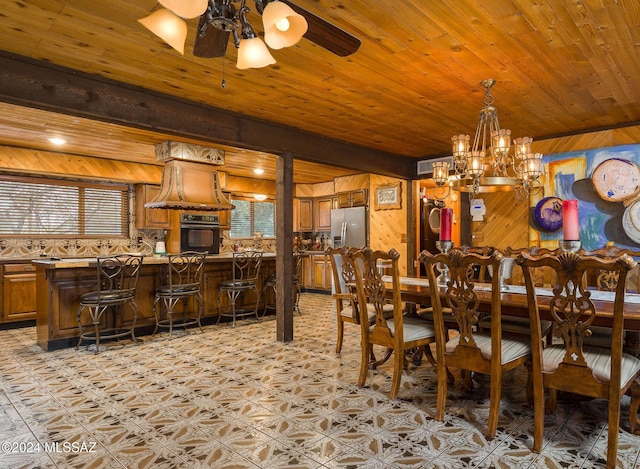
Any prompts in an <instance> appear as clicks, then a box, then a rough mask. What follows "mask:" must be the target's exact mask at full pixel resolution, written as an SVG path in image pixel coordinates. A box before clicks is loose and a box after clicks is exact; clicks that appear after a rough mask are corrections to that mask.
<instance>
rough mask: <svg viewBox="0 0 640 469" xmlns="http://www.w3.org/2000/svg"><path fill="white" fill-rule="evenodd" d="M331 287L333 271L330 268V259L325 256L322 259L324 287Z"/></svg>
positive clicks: (328, 288) (330, 288)
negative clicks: (323, 259)
mask: <svg viewBox="0 0 640 469" xmlns="http://www.w3.org/2000/svg"><path fill="white" fill-rule="evenodd" d="M332 288H333V272H332V270H331V260H330V259H329V258H328V257H327V256H325V261H324V289H325V290H329V291H331V290H332Z"/></svg>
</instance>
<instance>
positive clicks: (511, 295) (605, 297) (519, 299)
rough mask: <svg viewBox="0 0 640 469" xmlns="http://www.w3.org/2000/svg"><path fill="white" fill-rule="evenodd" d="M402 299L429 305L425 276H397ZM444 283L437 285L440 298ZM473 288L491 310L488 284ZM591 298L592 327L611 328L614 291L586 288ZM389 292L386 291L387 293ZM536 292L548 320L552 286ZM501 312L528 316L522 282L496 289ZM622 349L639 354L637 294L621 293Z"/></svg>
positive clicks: (639, 296) (639, 300)
mask: <svg viewBox="0 0 640 469" xmlns="http://www.w3.org/2000/svg"><path fill="white" fill-rule="evenodd" d="M383 280H384V281H385V282H386V283H387V284H388V286H390V285H391V281H392V278H391V276H388V275H385V276H383ZM399 280H400V295H401V298H402V301H403V302H405V303H408V304H415V305H424V306H429V305H430V304H431V288H430V286H429V281H428V279H427V278H425V277H399ZM445 288H446V286H445V285H444V284H438V289H439V290H440V294H441V297H442V296H443V295H444V292H445ZM474 290H475V291H476V293H477V295H478V300H479V302H480V308H479V309H480V311H484V312H490V311H491V284H489V283H479V282H477V283H475V284H474ZM589 291H590V292H591V300H592V302H593V305H594V307H595V308H596V316H595V318H594V321H593V325H594V326H602V327H612V325H613V300H614V292H609V291H602V290H589ZM389 293H390V292H389ZM536 295H537V299H538V306H539V309H540V316H541V317H542V318H543V319H551V313H550V311H549V304H550V302H551V299H552V297H553V289H552V288H542V287H536ZM500 303H501V313H502V314H505V315H510V316H519V317H528V316H529V306H528V300H527V292H526V287H525V286H524V285H504V288H501V291H500ZM624 329H625V331H626V333H625V346H624V348H625V351H626V352H628V353H632V354H634V355H636V356H638V355H640V294H637V293H627V294H625V306H624Z"/></svg>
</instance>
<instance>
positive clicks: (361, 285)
mask: <svg viewBox="0 0 640 469" xmlns="http://www.w3.org/2000/svg"><path fill="white" fill-rule="evenodd" d="M349 257H350V258H351V259H353V266H354V270H355V284H356V293H357V297H358V310H359V313H360V328H361V331H362V337H361V340H362V359H361V363H360V376H359V378H358V386H364V385H365V384H366V381H367V375H368V374H369V369H370V368H372V366H371V365H372V364H371V362H370V360H369V357H370V356H371V353H372V351H373V346H374V345H378V346H382V347H384V348H385V349H386V350H387V351H391V352H393V378H392V380H391V390H390V391H389V397H390V398H391V399H395V398H396V397H398V392H399V391H400V382H401V379H402V371H403V370H404V368H405V367H406V364H407V361H406V360H405V356H406V354H407V352H408V351H409V350H414V349H420V348H424V347H428V346H429V344H431V343H432V342H434V341H435V331H434V329H433V327H432V326H431V325H429V324H428V323H427V322H426V321H423V320H421V319H420V318H417V317H412V316H405V314H404V310H403V308H402V300H401V297H400V274H399V271H398V259H399V258H400V254H399V253H398V251H396V250H395V249H391V250H390V251H389V252H385V251H374V250H372V249H370V248H363V249H359V250H357V251H355V252H352V253H350V254H349ZM378 261H384V262H388V263H390V264H388V265H390V267H389V268H388V269H387V274H388V275H390V276H391V295H390V301H391V302H390V303H389V301H388V298H389V295H387V286H386V284H385V281H384V280H383V278H382V273H381V272H380V269H378ZM389 305H390V306H391V313H392V315H391V316H389V314H388V313H389ZM370 308H373V312H374V313H375V319H374V323H373V324H370V323H369V316H368V314H369V313H368V311H369V309H370Z"/></svg>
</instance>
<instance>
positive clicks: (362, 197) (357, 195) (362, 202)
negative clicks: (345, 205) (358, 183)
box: [351, 189, 369, 207]
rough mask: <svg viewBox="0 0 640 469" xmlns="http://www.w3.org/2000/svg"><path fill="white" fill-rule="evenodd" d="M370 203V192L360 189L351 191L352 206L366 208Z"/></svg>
mask: <svg viewBox="0 0 640 469" xmlns="http://www.w3.org/2000/svg"><path fill="white" fill-rule="evenodd" d="M368 202H369V191H367V189H358V190H355V191H351V206H352V207H366V206H367V205H368Z"/></svg>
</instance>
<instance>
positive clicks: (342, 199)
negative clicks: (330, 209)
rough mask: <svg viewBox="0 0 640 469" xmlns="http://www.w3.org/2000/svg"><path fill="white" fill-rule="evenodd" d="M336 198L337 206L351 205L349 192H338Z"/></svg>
mask: <svg viewBox="0 0 640 469" xmlns="http://www.w3.org/2000/svg"><path fill="white" fill-rule="evenodd" d="M336 198H337V199H338V208H347V207H351V192H349V191H346V192H338V194H336Z"/></svg>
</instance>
